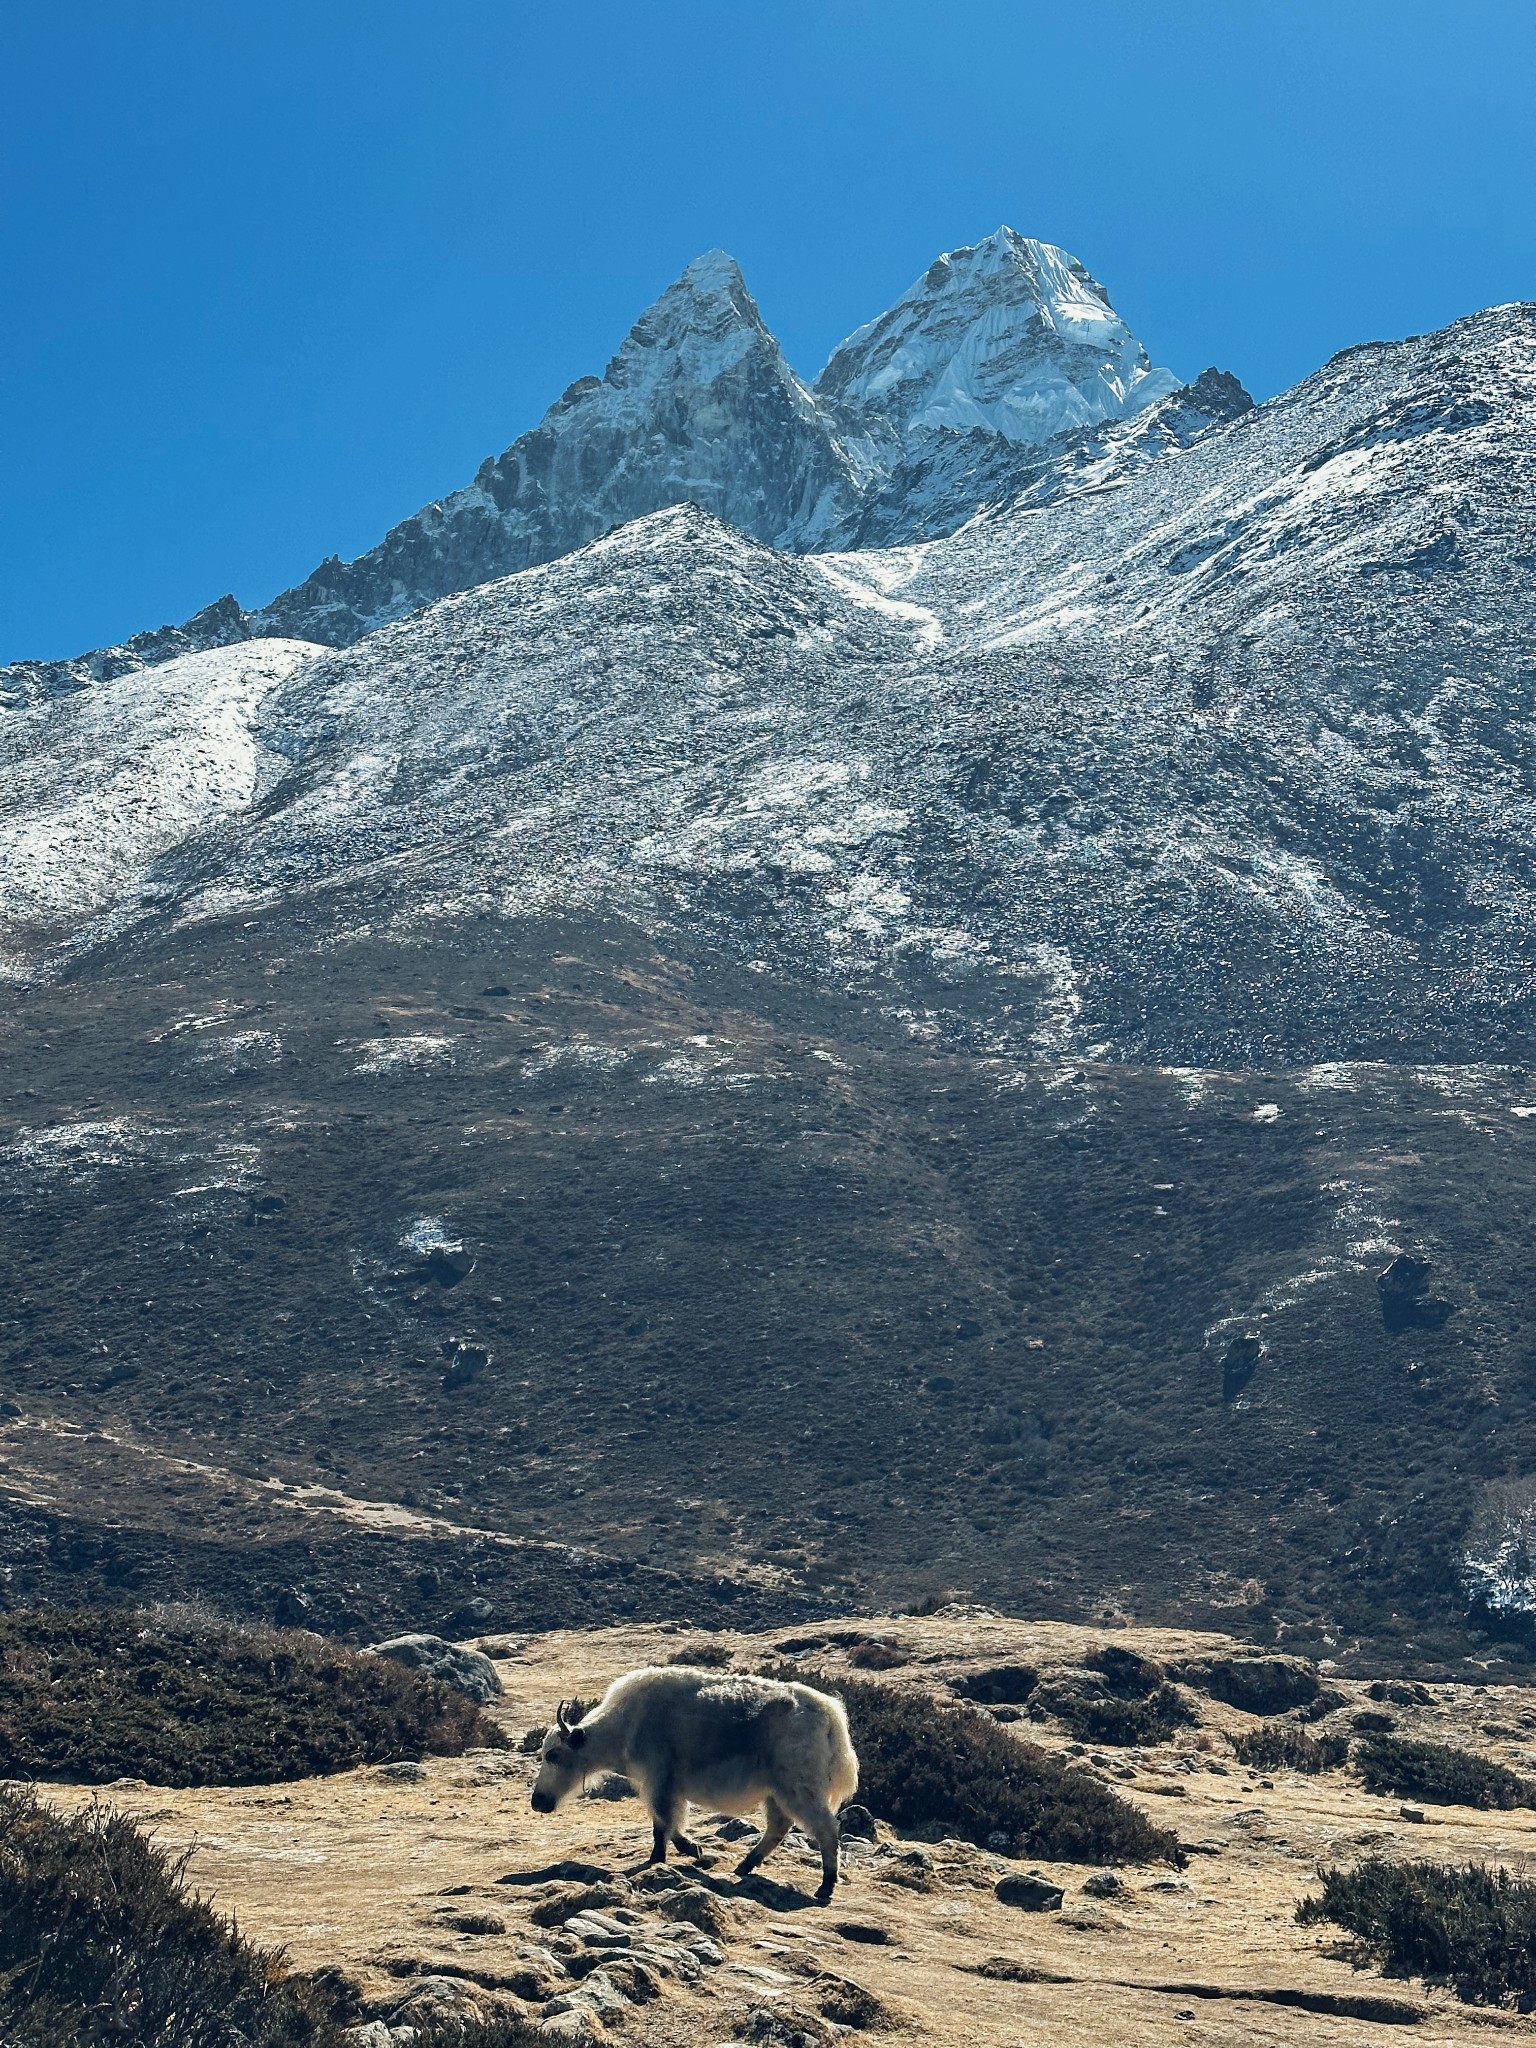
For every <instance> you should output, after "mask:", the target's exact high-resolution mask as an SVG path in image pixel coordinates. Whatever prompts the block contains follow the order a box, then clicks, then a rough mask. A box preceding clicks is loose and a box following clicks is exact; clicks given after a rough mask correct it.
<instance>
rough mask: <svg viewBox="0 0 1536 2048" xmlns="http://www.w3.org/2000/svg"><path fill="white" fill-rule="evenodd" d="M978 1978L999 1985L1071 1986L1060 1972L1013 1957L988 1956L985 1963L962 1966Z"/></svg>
mask: <svg viewBox="0 0 1536 2048" xmlns="http://www.w3.org/2000/svg"><path fill="white" fill-rule="evenodd" d="M962 1967H964V1968H968V1969H970V1970H972V1971H973V1972H974V1973H975V1975H976V1976H978V1977H991V1978H993V1979H994V1980H995V1981H996V1982H997V1983H999V1984H1071V1983H1074V1982H1075V1981H1076V1979H1075V1978H1072V1977H1065V1976H1063V1975H1062V1973H1061V1971H1060V1970H1044V1969H1042V1968H1041V1967H1040V1965H1039V1964H1038V1963H1021V1962H1018V1961H1016V1960H1015V1958H1014V1957H1013V1956H988V1957H987V1959H986V1961H985V1962H981V1963H970V1964H965V1965H962Z"/></svg>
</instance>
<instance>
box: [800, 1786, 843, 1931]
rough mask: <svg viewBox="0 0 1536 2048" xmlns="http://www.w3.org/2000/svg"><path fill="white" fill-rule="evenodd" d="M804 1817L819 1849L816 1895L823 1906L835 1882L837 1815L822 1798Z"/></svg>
mask: <svg viewBox="0 0 1536 2048" xmlns="http://www.w3.org/2000/svg"><path fill="white" fill-rule="evenodd" d="M805 1818H806V1820H807V1821H808V1822H809V1823H810V1829H811V1833H812V1834H813V1835H814V1836H815V1837H816V1846H817V1848H818V1849H819V1850H820V1851H821V1884H820V1886H819V1887H818V1889H817V1892H816V1897H817V1899H818V1901H819V1902H820V1903H821V1904H822V1905H823V1906H824V1905H825V1904H826V1903H827V1901H828V1899H830V1898H831V1896H832V1892H833V1889H834V1887H835V1886H836V1884H837V1851H838V1826H837V1815H836V1814H835V1813H834V1812H833V1811H832V1809H831V1807H830V1806H828V1805H827V1803H826V1801H825V1800H823V1801H822V1802H821V1803H820V1805H818V1806H817V1807H816V1808H815V1809H814V1810H813V1811H812V1812H810V1813H808V1814H807V1815H806V1816H805Z"/></svg>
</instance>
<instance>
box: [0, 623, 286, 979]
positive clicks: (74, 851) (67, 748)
mask: <svg viewBox="0 0 1536 2048" xmlns="http://www.w3.org/2000/svg"><path fill="white" fill-rule="evenodd" d="M318 652H319V649H318V648H313V647H309V646H306V645H305V644H304V643H303V642H301V641H297V640H254V641H247V642H245V643H243V644H241V645H239V646H235V647H223V648H215V649H213V650H211V651H209V652H205V653H202V654H186V655H182V656H180V657H179V658H178V659H176V660H173V661H168V662H166V663H165V664H164V665H163V666H160V667H156V668H151V669H136V670H130V671H129V672H128V673H127V674H125V675H120V676H116V677H113V678H110V679H107V680H103V681H101V682H98V683H97V684H95V685H94V687H92V688H90V689H87V690H81V691H77V692H75V693H74V694H72V695H70V696H68V697H63V698H57V699H51V700H49V699H45V700H43V701H42V702H40V703H38V704H36V705H33V706H31V707H29V708H14V707H13V708H12V709H11V711H10V712H9V713H8V714H7V713H0V877H3V887H0V975H4V974H6V973H8V972H9V973H15V972H17V971H25V969H26V967H27V965H28V963H30V962H31V961H33V960H35V959H36V958H37V957H38V956H39V954H40V953H41V954H44V955H46V954H47V953H49V952H51V951H52V950H53V948H54V947H56V946H57V945H59V944H60V943H63V944H68V942H69V941H70V940H71V939H73V938H74V937H76V936H77V935H79V934H80V933H81V932H82V929H84V930H85V931H88V932H90V933H91V934H92V935H93V936H102V935H104V934H105V932H106V931H108V930H111V929H115V928H117V927H118V926H119V925H120V924H121V923H122V922H123V921H125V920H129V919H132V918H133V917H134V916H138V915H142V914H143V912H144V911H145V909H146V908H147V907H148V906H150V905H153V904H154V903H156V902H157V901H164V900H165V899H166V896H167V895H169V896H170V897H172V898H174V895H175V883H174V881H170V880H168V881H167V884H166V887H165V889H164V890H163V891H160V890H157V889H156V887H155V886H154V876H155V869H156V863H157V862H158V861H160V860H161V859H162V857H165V856H169V855H172V854H175V853H178V852H180V853H182V854H183V855H185V853H186V851H187V850H188V849H189V847H190V846H191V845H192V844H194V843H195V841H196V839H197V836H198V835H199V834H200V833H202V832H204V831H206V830H207V829H208V828H209V827H210V826H211V825H213V824H214V823H215V822H216V821H217V820H219V819H222V818H228V817H231V816H234V815H238V814H240V813H242V812H244V811H245V810H247V809H248V808H249V806H250V804H251V803H252V801H253V800H254V798H255V797H256V796H257V794H258V792H259V790H260V787H261V783H262V779H263V769H264V767H265V768H267V769H270V768H272V767H274V766H280V765H281V764H280V763H279V762H277V760H276V757H273V756H268V755H266V754H265V752H264V749H263V747H262V745H261V743H260V742H259V741H258V739H257V736H256V732H257V724H258V720H259V716H260V712H261V706H262V704H263V702H264V700H265V699H266V698H267V697H268V696H269V695H270V693H271V692H272V691H273V690H274V689H275V688H276V687H277V686H278V684H279V683H281V682H282V681H283V679H284V678H285V677H287V676H290V675H292V674H293V672H294V671H295V670H296V669H298V668H301V667H302V666H303V665H304V663H305V662H306V661H307V660H308V659H309V657H310V656H311V655H312V654H316V653H318Z"/></svg>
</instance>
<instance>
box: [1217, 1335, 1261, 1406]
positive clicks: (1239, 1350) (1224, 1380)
mask: <svg viewBox="0 0 1536 2048" xmlns="http://www.w3.org/2000/svg"><path fill="white" fill-rule="evenodd" d="M1263 1355H1264V1344H1263V1341H1262V1339H1261V1338H1260V1336H1259V1333H1258V1331H1257V1330H1243V1331H1241V1332H1240V1333H1239V1334H1238V1335H1236V1336H1234V1337H1232V1338H1230V1339H1229V1340H1228V1343H1227V1348H1226V1350H1225V1351H1223V1352H1222V1354H1221V1398H1222V1399H1223V1401H1232V1400H1235V1399H1236V1398H1237V1396H1238V1395H1239V1394H1240V1393H1241V1392H1242V1391H1243V1389H1244V1387H1246V1386H1247V1384H1248V1382H1249V1381H1250V1380H1251V1379H1252V1378H1253V1376H1254V1374H1255V1373H1256V1372H1257V1371H1258V1367H1259V1360H1260V1359H1261V1358H1262V1357H1263Z"/></svg>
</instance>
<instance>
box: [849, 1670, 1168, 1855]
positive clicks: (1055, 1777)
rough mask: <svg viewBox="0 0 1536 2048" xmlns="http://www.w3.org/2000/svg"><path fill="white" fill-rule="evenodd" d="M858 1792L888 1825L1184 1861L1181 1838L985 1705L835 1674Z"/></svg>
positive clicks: (1071, 1851) (1020, 1845) (1044, 1848)
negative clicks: (937, 1826) (1010, 1727)
mask: <svg viewBox="0 0 1536 2048" xmlns="http://www.w3.org/2000/svg"><path fill="white" fill-rule="evenodd" d="M835 1689H836V1690H837V1691H838V1692H839V1693H840V1694H841V1696H842V1698H843V1700H844V1702H845V1704H846V1706H847V1709H848V1721H849V1727H850V1730H851V1732H852V1735H853V1746H854V1748H855V1750H857V1752H858V1757H859V1799H860V1801H861V1802H862V1804H863V1805H864V1806H866V1807H867V1808H868V1809H869V1811H870V1812H871V1813H873V1814H876V1815H878V1816H879V1817H880V1818H881V1819H882V1820H886V1821H889V1822H890V1823H891V1825H892V1826H893V1827H898V1828H920V1827H925V1826H927V1825H929V1824H931V1823H933V1822H936V1821H937V1822H941V1823H943V1824H944V1825H946V1826H948V1827H951V1828H953V1830H954V1832H955V1833H956V1834H957V1835H961V1836H963V1837H965V1838H966V1839H967V1840H969V1841H972V1842H977V1843H982V1844H984V1843H985V1842H986V1840H987V1837H988V1836H989V1835H991V1834H994V1833H998V1832H1001V1833H1003V1834H1006V1835H1007V1836H1009V1837H1010V1839H1011V1841H1012V1844H1013V1848H1014V1851H1015V1853H1016V1854H1018V1855H1028V1856H1040V1857H1045V1858H1048V1859H1050V1860H1052V1861H1060V1862H1065V1863H1096V1864H1104V1863H1150V1862H1153V1861H1156V1860H1158V1859H1161V1860H1163V1861H1166V1862H1169V1863H1175V1864H1182V1863H1183V1861H1184V1854H1183V1851H1182V1850H1181V1849H1180V1847H1179V1843H1178V1839H1177V1837H1176V1836H1175V1835H1173V1834H1171V1833H1169V1831H1168V1830H1167V1829H1166V1828H1160V1827H1156V1826H1154V1824H1153V1823H1152V1822H1151V1821H1150V1820H1148V1819H1147V1817H1146V1816H1145V1814H1143V1813H1142V1812H1140V1810H1139V1809H1138V1808H1136V1807H1134V1806H1132V1805H1131V1804H1130V1802H1129V1801H1128V1800H1125V1799H1121V1798H1120V1797H1119V1796H1118V1795H1117V1794H1115V1793H1113V1792H1111V1791H1110V1790H1109V1788H1108V1787H1107V1786H1106V1785H1103V1784H1101V1783H1100V1782H1099V1780H1098V1779H1097V1778H1094V1777H1092V1776H1090V1775H1089V1774H1088V1773H1087V1772H1086V1771H1078V1770H1069V1769H1068V1768H1067V1767H1066V1766H1065V1765H1064V1764H1063V1763H1061V1762H1060V1761H1059V1760H1058V1759H1057V1758H1055V1757H1054V1756H1051V1755H1050V1754H1048V1753H1047V1752H1046V1751H1045V1750H1042V1749H1039V1748H1037V1747H1036V1746H1035V1745H1034V1744H1033V1743H1028V1742H1021V1741H1020V1740H1019V1738H1018V1737H1017V1736H1016V1735H1013V1734H1011V1733H1009V1732H1008V1731H1007V1730H1005V1729H1004V1728H1001V1727H1000V1726H999V1725H998V1724H997V1722H995V1721H994V1720H993V1719H992V1718H991V1716H990V1715H989V1714H985V1713H981V1712H978V1711H976V1710H975V1709H973V1708H970V1707H965V1706H960V1705H953V1704H951V1703H950V1702H949V1701H946V1700H938V1699H935V1698H933V1697H932V1695H930V1694H928V1693H925V1692H920V1691H919V1690H918V1689H917V1688H916V1687H914V1686H899V1685H886V1684H882V1683H881V1682H880V1681H879V1680H877V1679H844V1680H841V1681H840V1682H838V1684H837V1685H836V1688H835Z"/></svg>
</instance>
